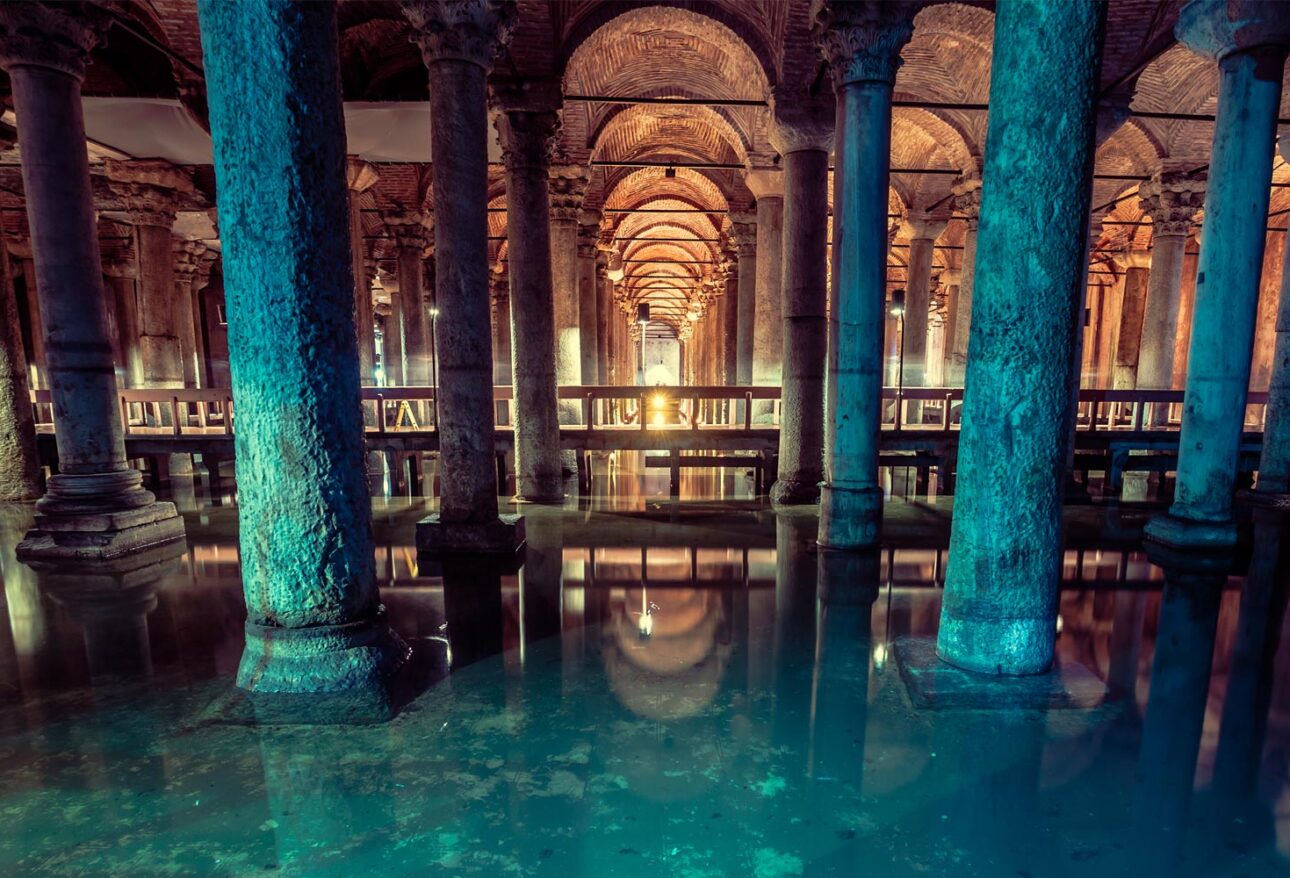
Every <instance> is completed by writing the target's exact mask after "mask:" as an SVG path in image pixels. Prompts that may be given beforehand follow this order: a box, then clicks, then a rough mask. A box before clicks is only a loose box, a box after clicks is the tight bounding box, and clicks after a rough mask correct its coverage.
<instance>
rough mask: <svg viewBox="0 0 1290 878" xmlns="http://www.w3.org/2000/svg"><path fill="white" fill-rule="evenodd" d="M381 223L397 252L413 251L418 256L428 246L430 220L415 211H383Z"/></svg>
mask: <svg viewBox="0 0 1290 878" xmlns="http://www.w3.org/2000/svg"><path fill="white" fill-rule="evenodd" d="M381 221H382V222H384V223H385V228H386V231H388V232H389V233H390V237H391V238H392V239H393V240H394V248H395V250H397V251H400V252H402V251H404V250H413V251H415V252H416V254H417V255H418V256H420V255H422V254H423V253H425V251H426V248H427V247H428V246H429V245H430V228H431V222H430V218H429V217H428V216H426V215H425V214H423V213H421V212H420V211H416V210H394V211H383V212H382V213H381Z"/></svg>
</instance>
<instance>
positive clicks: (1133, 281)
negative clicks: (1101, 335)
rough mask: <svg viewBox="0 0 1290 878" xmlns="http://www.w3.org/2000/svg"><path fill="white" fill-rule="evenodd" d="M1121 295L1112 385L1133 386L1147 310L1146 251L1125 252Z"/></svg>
mask: <svg viewBox="0 0 1290 878" xmlns="http://www.w3.org/2000/svg"><path fill="white" fill-rule="evenodd" d="M1122 262H1123V264H1124V266H1125V268H1124V297H1123V299H1122V300H1121V304H1120V331H1119V333H1118V334H1117V335H1116V339H1115V365H1114V367H1113V369H1112V372H1111V387H1112V388H1113V389H1115V390H1133V389H1134V388H1135V387H1137V386H1138V359H1139V356H1140V352H1141V350H1142V321H1143V315H1144V314H1145V313H1146V304H1147V287H1148V284H1149V282H1150V280H1149V278H1150V275H1149V272H1148V267H1149V265H1150V256H1149V254H1147V253H1145V252H1142V251H1130V252H1129V253H1126V254H1124V256H1123V258H1122Z"/></svg>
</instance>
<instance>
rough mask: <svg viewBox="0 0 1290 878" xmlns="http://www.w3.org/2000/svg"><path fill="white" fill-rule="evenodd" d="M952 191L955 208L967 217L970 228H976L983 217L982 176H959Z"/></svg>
mask: <svg viewBox="0 0 1290 878" xmlns="http://www.w3.org/2000/svg"><path fill="white" fill-rule="evenodd" d="M950 192H951V193H952V194H953V196H954V209H955V210H956V211H958V212H959V213H961V214H964V215H965V216H966V217H967V224H968V228H969V229H971V230H975V229H976V227H977V222H978V221H979V220H980V219H981V178H980V177H978V176H976V175H975V174H973V175H969V176H964V177H959V179H958V180H957V181H956V182H955V183H954V186H953V188H951V189H950Z"/></svg>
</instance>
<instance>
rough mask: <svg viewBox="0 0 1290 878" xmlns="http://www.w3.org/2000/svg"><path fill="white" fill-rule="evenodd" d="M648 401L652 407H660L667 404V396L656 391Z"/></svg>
mask: <svg viewBox="0 0 1290 878" xmlns="http://www.w3.org/2000/svg"><path fill="white" fill-rule="evenodd" d="M649 402H650V405H651V406H652V407H654V408H656V409H661V408H662V407H663V406H665V405H667V397H666V396H664V395H663V394H661V393H656V394H654V396H653V397H651V398H650V401H649Z"/></svg>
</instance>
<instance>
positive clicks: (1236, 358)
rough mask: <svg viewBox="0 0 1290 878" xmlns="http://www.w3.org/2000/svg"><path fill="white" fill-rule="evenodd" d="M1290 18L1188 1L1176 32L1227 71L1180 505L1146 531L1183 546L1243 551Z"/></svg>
mask: <svg viewBox="0 0 1290 878" xmlns="http://www.w3.org/2000/svg"><path fill="white" fill-rule="evenodd" d="M1288 12H1290V10H1288V9H1287V7H1286V6H1285V5H1284V4H1282V3H1278V2H1268V0H1263V2H1260V0H1230V2H1229V0H1191V2H1189V3H1188V4H1187V5H1186V6H1184V7H1183V10H1182V12H1181V13H1180V14H1179V18H1178V25H1177V27H1176V28H1175V34H1176V35H1177V37H1178V39H1179V40H1180V41H1181V42H1183V43H1184V44H1185V45H1187V46H1188V47H1189V48H1191V49H1192V50H1194V51H1196V52H1198V53H1200V54H1202V55H1206V56H1208V57H1211V58H1214V59H1215V60H1217V62H1218V76H1219V78H1218V112H1217V118H1216V119H1215V122H1214V144H1213V148H1212V151H1211V153H1210V160H1209V187H1208V190H1207V192H1206V195H1205V238H1204V242H1203V243H1202V245H1201V248H1200V262H1199V264H1198V265H1197V268H1196V297H1195V301H1194V304H1193V305H1192V332H1191V343H1190V346H1189V347H1188V353H1187V385H1186V394H1185V395H1184V397H1183V423H1182V435H1181V436H1180V438H1179V448H1178V478H1177V482H1176V484H1175V488H1174V503H1173V506H1171V507H1170V509H1169V513H1168V514H1167V515H1162V516H1158V517H1156V518H1154V519H1152V520H1151V521H1149V522H1148V523H1147V527H1146V534H1147V536H1148V538H1150V539H1153V540H1156V541H1158V542H1161V543H1164V544H1166V545H1171V546H1175V547H1180V548H1181V547H1197V548H1203V547H1221V546H1230V545H1233V544H1235V542H1236V536H1237V533H1236V524H1235V522H1234V521H1233V520H1232V499H1233V495H1234V492H1235V486H1236V469H1237V463H1238V460H1239V456H1240V445H1241V433H1242V430H1243V428H1244V424H1245V396H1246V392H1247V390H1248V388H1249V383H1250V357H1251V355H1252V353H1253V349H1254V322H1255V315H1256V313H1257V311H1258V302H1259V275H1260V272H1261V270H1262V266H1263V248H1264V241H1265V232H1264V228H1265V226H1266V225H1267V215H1268V200H1269V190H1270V183H1271V181H1272V155H1273V149H1274V140H1275V138H1276V125H1277V111H1278V109H1279V108H1280V103H1281V78H1282V74H1283V72H1284V70H1285V60H1286V52H1287V50H1290V14H1288Z"/></svg>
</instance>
